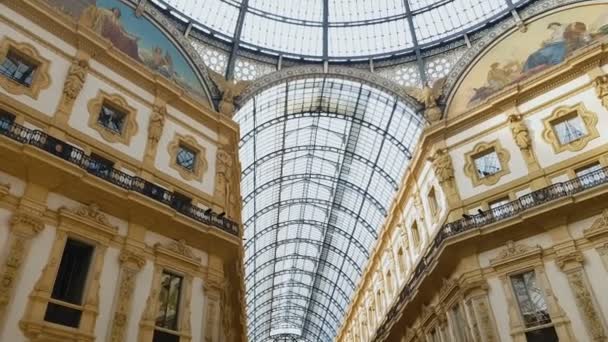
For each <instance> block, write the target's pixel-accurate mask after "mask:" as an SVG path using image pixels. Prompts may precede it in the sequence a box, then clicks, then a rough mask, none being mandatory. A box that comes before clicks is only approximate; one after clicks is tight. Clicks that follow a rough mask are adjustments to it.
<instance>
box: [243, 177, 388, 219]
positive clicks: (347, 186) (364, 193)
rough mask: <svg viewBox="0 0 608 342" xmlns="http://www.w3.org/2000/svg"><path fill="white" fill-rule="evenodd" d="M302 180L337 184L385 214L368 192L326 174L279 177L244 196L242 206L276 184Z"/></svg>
mask: <svg viewBox="0 0 608 342" xmlns="http://www.w3.org/2000/svg"><path fill="white" fill-rule="evenodd" d="M303 179H305V180H307V181H309V182H310V181H312V180H313V179H320V180H326V181H331V182H337V183H338V184H339V185H341V186H343V187H344V188H345V189H347V190H351V191H355V192H357V193H358V194H359V195H361V196H363V197H364V198H365V199H367V200H368V201H370V202H372V203H373V204H374V206H375V207H376V208H377V209H378V211H379V212H381V213H382V215H386V214H387V213H386V208H384V206H383V205H382V204H380V202H379V201H378V200H377V199H375V198H374V197H373V196H372V195H371V194H370V193H369V192H367V191H365V189H363V188H361V187H360V186H358V185H357V184H354V183H352V182H349V181H347V180H345V179H343V178H336V177H334V176H330V175H326V174H319V173H302V174H291V175H284V176H283V177H279V178H274V179H272V180H271V181H268V182H266V183H264V184H261V185H259V186H257V187H256V188H255V189H254V190H253V191H252V192H250V193H248V194H247V195H245V197H244V198H243V205H246V204H247V203H248V202H249V201H251V200H252V199H253V198H254V197H255V196H257V195H259V194H260V193H262V192H263V191H265V190H267V189H271V188H272V187H274V186H275V185H277V184H282V186H288V185H290V184H288V183H287V182H293V181H298V180H303Z"/></svg>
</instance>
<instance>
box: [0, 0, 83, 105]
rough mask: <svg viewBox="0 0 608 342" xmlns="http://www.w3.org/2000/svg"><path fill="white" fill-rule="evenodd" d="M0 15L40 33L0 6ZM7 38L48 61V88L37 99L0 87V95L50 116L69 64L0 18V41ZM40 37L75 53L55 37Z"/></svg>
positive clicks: (43, 35)
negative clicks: (22, 43) (21, 44)
mask: <svg viewBox="0 0 608 342" xmlns="http://www.w3.org/2000/svg"><path fill="white" fill-rule="evenodd" d="M0 13H2V15H4V16H6V17H8V18H10V20H14V21H15V22H16V23H17V24H18V25H22V26H24V27H26V28H28V29H30V30H32V31H34V32H37V33H42V31H43V30H42V29H40V27H38V26H36V25H34V24H33V23H32V22H30V21H29V20H27V19H25V18H23V17H22V16H20V15H18V14H16V13H14V12H13V11H11V10H9V9H8V8H7V7H6V6H4V5H2V4H0ZM5 37H8V38H10V39H12V40H14V41H16V42H17V43H20V42H24V43H28V44H30V45H33V46H34V47H35V48H36V50H37V51H38V53H39V54H40V55H41V56H42V57H44V58H46V59H48V60H50V65H49V71H48V72H49V76H50V86H49V87H48V88H46V89H43V90H41V91H40V94H39V95H38V98H37V99H32V98H31V97H29V96H27V95H13V94H10V93H8V92H6V91H5V90H4V88H2V87H0V93H2V94H5V95H8V96H10V97H12V98H14V99H15V100H17V101H19V102H22V103H24V104H26V105H28V106H30V107H32V108H34V109H36V110H38V111H39V112H41V113H44V114H45V115H48V116H52V115H53V114H54V113H55V109H56V108H57V104H58V103H59V99H60V95H61V93H62V90H63V80H64V79H65V76H66V74H67V71H68V68H69V66H70V64H69V62H67V61H66V60H65V59H64V58H62V57H61V56H60V55H58V54H57V53H55V52H54V51H52V50H50V49H48V48H47V47H46V46H44V45H42V44H40V43H38V42H37V41H36V40H34V39H32V38H30V37H29V36H27V35H24V34H23V33H21V32H20V31H18V30H15V29H14V28H13V27H11V26H9V25H7V24H6V23H5V22H4V21H3V20H2V18H1V17H0V40H2V39H4V38H5ZM42 37H44V38H45V39H48V40H47V41H50V42H53V44H55V43H57V45H58V46H61V47H62V48H64V49H65V50H64V51H66V52H71V53H75V49H74V48H72V47H68V46H66V45H65V44H63V43H62V42H60V40H59V39H57V37H55V36H53V35H50V34H49V33H47V32H44V34H42Z"/></svg>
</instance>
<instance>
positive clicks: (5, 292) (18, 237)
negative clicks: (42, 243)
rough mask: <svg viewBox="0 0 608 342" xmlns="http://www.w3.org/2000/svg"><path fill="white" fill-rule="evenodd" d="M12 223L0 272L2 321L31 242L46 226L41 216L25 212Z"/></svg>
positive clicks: (0, 316)
mask: <svg viewBox="0 0 608 342" xmlns="http://www.w3.org/2000/svg"><path fill="white" fill-rule="evenodd" d="M10 224H11V227H10V235H9V238H8V240H9V242H8V246H9V247H8V254H7V256H6V259H5V260H4V264H3V265H2V269H1V272H2V273H0V322H2V321H4V315H5V313H6V309H7V307H8V304H9V303H10V300H11V298H12V296H13V291H14V288H15V283H16V280H17V278H19V274H20V273H21V271H22V265H23V261H24V259H25V257H26V256H27V255H28V253H29V249H30V242H31V240H32V238H33V237H35V236H36V235H37V234H38V233H39V232H40V231H41V230H42V228H44V224H43V222H42V221H41V220H40V219H39V218H37V217H35V216H33V215H31V214H28V213H23V212H22V213H20V212H17V213H15V214H14V215H13V217H12V218H11V222H10Z"/></svg>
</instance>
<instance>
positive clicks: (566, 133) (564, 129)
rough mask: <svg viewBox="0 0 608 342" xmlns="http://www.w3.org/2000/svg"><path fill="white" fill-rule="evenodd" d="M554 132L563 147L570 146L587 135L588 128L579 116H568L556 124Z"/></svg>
mask: <svg viewBox="0 0 608 342" xmlns="http://www.w3.org/2000/svg"><path fill="white" fill-rule="evenodd" d="M553 130H554V131H555V134H556V135H557V138H558V140H559V143H560V144H562V145H566V144H569V143H571V142H573V141H575V140H578V139H580V138H582V137H584V136H586V135H587V127H585V124H584V122H583V120H582V119H581V117H580V116H578V115H573V116H568V117H566V118H564V119H561V120H559V121H557V122H555V123H554V124H553Z"/></svg>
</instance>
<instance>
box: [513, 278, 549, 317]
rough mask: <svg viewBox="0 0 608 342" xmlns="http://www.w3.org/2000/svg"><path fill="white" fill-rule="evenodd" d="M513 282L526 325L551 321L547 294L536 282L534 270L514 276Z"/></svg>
mask: <svg viewBox="0 0 608 342" xmlns="http://www.w3.org/2000/svg"><path fill="white" fill-rule="evenodd" d="M511 283H512V284H513V291H514V292H515V297H516V298H517V303H518V304H519V310H520V312H521V315H522V317H523V320H524V324H525V325H526V327H534V326H538V325H543V324H548V323H551V318H550V317H549V311H548V309H547V303H546V302H545V296H544V294H543V292H542V290H541V289H540V288H539V287H538V286H537V284H536V274H535V273H534V271H529V272H526V273H522V274H518V275H515V276H512V277H511Z"/></svg>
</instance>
